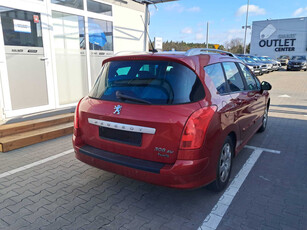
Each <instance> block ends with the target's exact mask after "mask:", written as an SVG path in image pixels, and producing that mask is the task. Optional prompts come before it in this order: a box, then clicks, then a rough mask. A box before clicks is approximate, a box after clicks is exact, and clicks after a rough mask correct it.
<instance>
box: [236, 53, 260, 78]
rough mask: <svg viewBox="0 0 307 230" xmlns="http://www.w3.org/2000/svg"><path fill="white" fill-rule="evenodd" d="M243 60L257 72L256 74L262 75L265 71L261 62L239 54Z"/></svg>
mask: <svg viewBox="0 0 307 230" xmlns="http://www.w3.org/2000/svg"><path fill="white" fill-rule="evenodd" d="M237 57H238V58H239V59H240V60H241V61H243V62H244V63H245V64H246V65H247V67H248V68H249V69H250V70H251V71H252V72H253V73H254V74H255V75H262V74H263V72H262V71H261V68H260V64H258V63H256V62H255V61H254V60H253V59H251V58H248V57H244V56H237Z"/></svg>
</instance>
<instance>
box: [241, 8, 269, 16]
mask: <svg viewBox="0 0 307 230" xmlns="http://www.w3.org/2000/svg"><path fill="white" fill-rule="evenodd" d="M246 9H247V5H243V6H241V7H240V8H239V9H238V10H237V12H236V16H237V17H239V16H242V15H245V14H246ZM248 13H249V14H251V15H264V14H266V11H265V9H263V8H260V7H259V6H256V5H249V8H248Z"/></svg>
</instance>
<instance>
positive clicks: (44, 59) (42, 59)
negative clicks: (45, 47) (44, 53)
mask: <svg viewBox="0 0 307 230" xmlns="http://www.w3.org/2000/svg"><path fill="white" fill-rule="evenodd" d="M40 60H41V61H46V60H48V58H47V57H42V58H40Z"/></svg>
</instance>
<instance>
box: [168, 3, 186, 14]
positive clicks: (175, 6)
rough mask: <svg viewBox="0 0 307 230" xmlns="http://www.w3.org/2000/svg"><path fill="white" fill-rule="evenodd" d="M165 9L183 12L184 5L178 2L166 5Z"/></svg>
mask: <svg viewBox="0 0 307 230" xmlns="http://www.w3.org/2000/svg"><path fill="white" fill-rule="evenodd" d="M164 9H165V10H166V11H175V12H177V13H182V12H183V11H184V7H183V6H182V5H180V4H179V3H177V2H175V3H171V4H168V5H166V6H165V7H164Z"/></svg>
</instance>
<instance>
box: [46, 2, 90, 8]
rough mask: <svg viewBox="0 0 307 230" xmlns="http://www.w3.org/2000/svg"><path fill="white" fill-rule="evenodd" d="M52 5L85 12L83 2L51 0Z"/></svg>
mask: <svg viewBox="0 0 307 230" xmlns="http://www.w3.org/2000/svg"><path fill="white" fill-rule="evenodd" d="M51 3H54V4H58V5H62V6H68V7H73V8H76V9H80V10H83V9H84V7H83V0H51Z"/></svg>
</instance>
